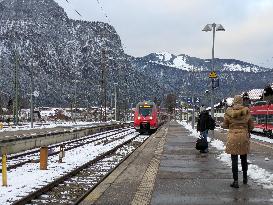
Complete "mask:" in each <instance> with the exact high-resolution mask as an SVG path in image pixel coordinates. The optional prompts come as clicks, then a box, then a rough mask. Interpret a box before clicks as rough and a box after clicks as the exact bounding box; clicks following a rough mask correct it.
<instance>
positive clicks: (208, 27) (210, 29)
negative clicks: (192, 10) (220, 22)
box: [202, 24, 212, 32]
mask: <svg viewBox="0 0 273 205" xmlns="http://www.w3.org/2000/svg"><path fill="white" fill-rule="evenodd" d="M202 31H206V32H208V31H212V26H211V24H207V25H206V26H205V27H204V28H203V30H202Z"/></svg>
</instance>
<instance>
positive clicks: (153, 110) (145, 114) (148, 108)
mask: <svg viewBox="0 0 273 205" xmlns="http://www.w3.org/2000/svg"><path fill="white" fill-rule="evenodd" d="M159 124H160V123H159V110H158V108H157V106H156V104H155V103H154V102H150V101H144V102H140V103H138V104H137V106H136V110H135V115H134V127H135V129H136V130H137V131H138V132H140V134H143V133H149V134H150V133H153V132H155V131H156V129H157V128H158V127H159Z"/></svg>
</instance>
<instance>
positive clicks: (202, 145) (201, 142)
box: [195, 137, 208, 150]
mask: <svg viewBox="0 0 273 205" xmlns="http://www.w3.org/2000/svg"><path fill="white" fill-rule="evenodd" d="M195 148H196V149H197V150H205V149H207V148H208V142H207V140H206V139H205V138H203V137H201V138H198V139H197V140H196V144H195Z"/></svg>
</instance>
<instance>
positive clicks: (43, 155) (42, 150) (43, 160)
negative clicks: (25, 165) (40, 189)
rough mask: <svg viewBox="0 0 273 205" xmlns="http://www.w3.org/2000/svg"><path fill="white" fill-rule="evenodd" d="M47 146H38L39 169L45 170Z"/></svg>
mask: <svg viewBox="0 0 273 205" xmlns="http://www.w3.org/2000/svg"><path fill="white" fill-rule="evenodd" d="M47 158H48V147H41V148H40V170H47Z"/></svg>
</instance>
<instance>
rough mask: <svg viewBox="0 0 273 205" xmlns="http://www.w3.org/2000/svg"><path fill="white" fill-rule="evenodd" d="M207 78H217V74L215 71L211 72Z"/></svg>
mask: <svg viewBox="0 0 273 205" xmlns="http://www.w3.org/2000/svg"><path fill="white" fill-rule="evenodd" d="M209 78H217V73H216V72H215V71H211V72H210V73H209Z"/></svg>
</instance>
